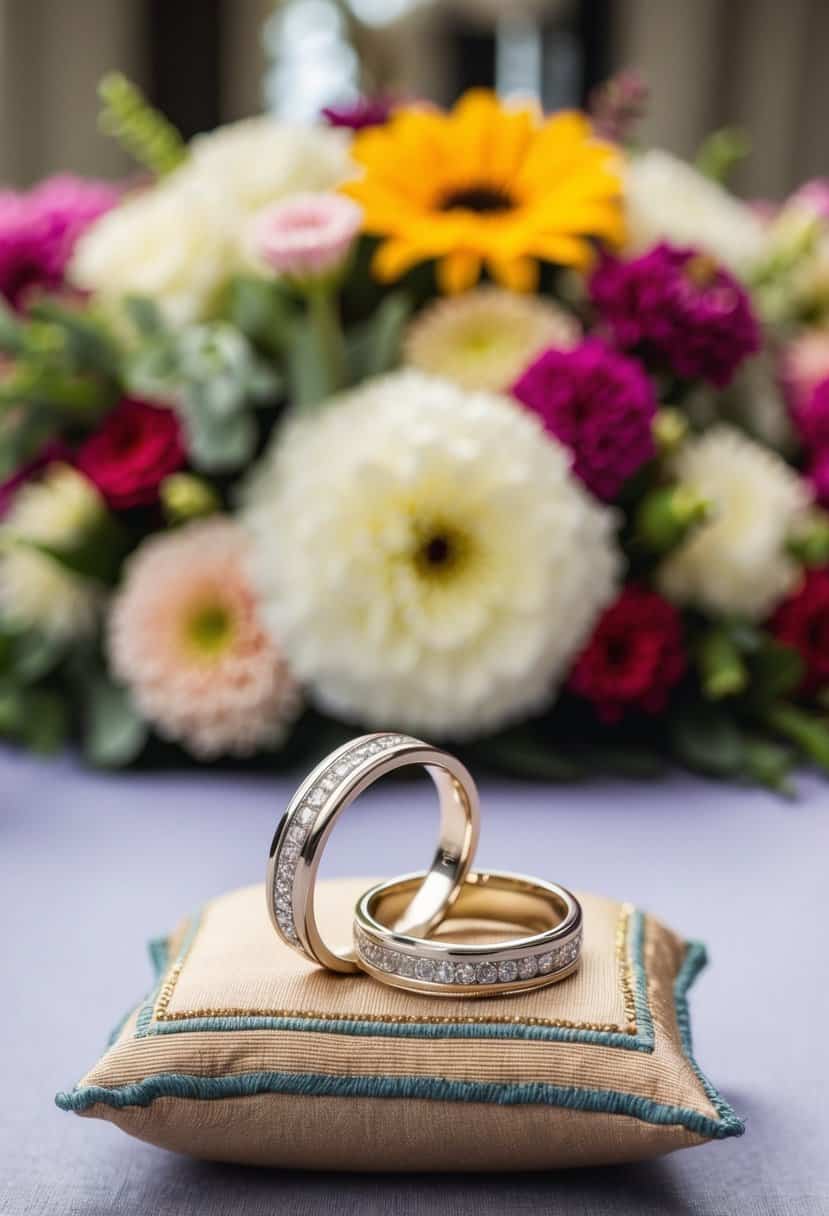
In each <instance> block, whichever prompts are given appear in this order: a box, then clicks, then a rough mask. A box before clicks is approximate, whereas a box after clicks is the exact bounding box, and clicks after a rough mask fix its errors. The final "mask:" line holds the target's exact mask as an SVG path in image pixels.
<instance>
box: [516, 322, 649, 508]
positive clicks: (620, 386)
mask: <svg viewBox="0 0 829 1216" xmlns="http://www.w3.org/2000/svg"><path fill="white" fill-rule="evenodd" d="M512 392H513V395H514V396H515V397H517V398H518V400H519V401H520V402H521V403H522V404H523V405H525V406H526V407H527V408H528V409H530V410H532V411H533V413H535V414H537V415H538V416H539V418H540V419H541V421H542V422H543V423H544V426H545V427H546V429H547V430H548V431H549V432H550V434H552V435H555V437H556V439H559V440H560V441H561V442H562V443H563V444H564V445H565V446H566V447H568V448H570V450H571V451H572V453H573V470H574V472H575V473H576V474H577V475H578V476H579V477H580V478H581V480H582V481H583V482H584V483H585V485H586V486H587V487H588V488H589V489H590V490H592V491H593V493H594V494H595V495H596V496H597V497H598V498H603V499H605V500H609V499H612V498H615V497H616V495H617V494H618V492H619V490H620V489H621V488H622V486H623V485H624V483H625V482H626V481H627V480H628V478H630V477H632V476H633V474H634V473H636V472H637V471H638V470H639V469H640V468H641V467H642V465H643V464H645V463H646V462H647V461H648V460H650V459H651V458H652V456H653V454H654V442H653V420H654V417H655V415H656V398H655V396H654V392H653V388H652V386H651V383H650V380H649V379H648V377H647V376H646V375H645V373H644V371H643V370H642V368H641V366H640V365H639V364H638V363H636V362H635V361H634V360H633V359H629V358H627V357H626V356H625V355H620V354H618V353H617V352H616V351H613V350H610V349H609V348H608V347H607V346H606V345H605V344H604V343H603V342H600V341H598V340H597V339H595V338H590V339H588V340H587V341H585V342H582V343H581V344H580V345H579V346H576V347H574V348H573V349H572V350H554V349H550V350H546V351H544V353H543V354H541V355H539V357H538V358H537V359H536V360H535V362H534V363H531V364H530V366H529V367H528V368H527V370H526V371H525V372H524V374H523V375H522V376H521V377H520V378H519V379H518V381H517V382H516V383H515V384H514V385H513V389H512Z"/></svg>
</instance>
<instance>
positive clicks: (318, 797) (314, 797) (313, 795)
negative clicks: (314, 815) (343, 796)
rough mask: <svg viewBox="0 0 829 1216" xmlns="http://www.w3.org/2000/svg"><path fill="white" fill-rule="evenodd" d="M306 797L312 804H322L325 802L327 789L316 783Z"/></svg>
mask: <svg viewBox="0 0 829 1216" xmlns="http://www.w3.org/2000/svg"><path fill="white" fill-rule="evenodd" d="M306 797H307V799H308V801H309V802H310V803H311V806H322V804H323V802H325V790H323V789H321V788H320V786H319V785H315V786H314V787H313V789H312V790H311V791H310V793H309V794H307V795H306Z"/></svg>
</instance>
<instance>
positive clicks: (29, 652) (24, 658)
mask: <svg viewBox="0 0 829 1216" xmlns="http://www.w3.org/2000/svg"><path fill="white" fill-rule="evenodd" d="M65 651H66V645H65V643H64V641H63V640H62V639H60V638H50V637H48V636H47V635H46V634H44V633H34V632H29V633H21V634H17V636H15V637H14V638H12V639H11V645H10V652H9V662H10V666H11V669H12V671H13V673H14V678H15V681H16V682H19V683H21V684H34V683H35V682H36V681H37V680H40V679H42V678H43V677H44V676H47V675H48V674H49V672H50V671H52V670H53V669H54V668H55V667H56V666H57V664H58V663H59V662H60V660H61V659H62V658H63V656H64V654H65Z"/></svg>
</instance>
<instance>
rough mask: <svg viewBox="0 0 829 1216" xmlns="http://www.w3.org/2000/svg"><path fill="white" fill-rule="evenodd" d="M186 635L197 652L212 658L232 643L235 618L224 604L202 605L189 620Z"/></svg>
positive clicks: (186, 625)
mask: <svg viewBox="0 0 829 1216" xmlns="http://www.w3.org/2000/svg"><path fill="white" fill-rule="evenodd" d="M184 633H185V637H186V639H187V641H188V642H189V643H190V645H191V646H192V648H193V649H194V650H195V651H197V652H198V653H199V654H200V655H202V656H204V657H212V656H214V655H217V654H219V653H220V652H221V651H222V650H224V649H225V648H226V647H227V645H228V644H229V642H230V641H231V639H232V637H233V617H232V616H231V614H230V612H229V611H228V609H227V608H226V607H225V606H224V605H223V604H200V605H199V606H198V607H197V608H196V609H195V610H194V611H193V612H192V613H191V614H190V616H189V617H188V618H187V621H186V622H185V626H184Z"/></svg>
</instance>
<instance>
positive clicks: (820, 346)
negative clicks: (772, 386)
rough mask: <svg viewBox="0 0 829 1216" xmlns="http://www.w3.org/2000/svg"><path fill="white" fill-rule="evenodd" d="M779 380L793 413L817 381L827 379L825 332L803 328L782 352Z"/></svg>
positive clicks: (828, 333)
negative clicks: (802, 331)
mask: <svg viewBox="0 0 829 1216" xmlns="http://www.w3.org/2000/svg"><path fill="white" fill-rule="evenodd" d="M780 379H781V382H782V385H783V388H784V390H785V393H786V398H787V400H788V402H789V405H790V407H791V409H792V411H793V412H797V410H798V409H800V407H801V406H803V405H805V404H806V403H807V402H808V400H809V398H810V397H811V395H812V393H813V392H814V390H815V389H816V388H817V386H818V384H820V382H821V380H827V379H829V330H826V329H807V330H806V331H805V332H804V333H802V334H800V336H799V337H797V338H795V339H794V340H793V341H792V342H790V343H789V345H788V346H787V347H786V348H785V350H784V351H783V355H782V358H781V361H780Z"/></svg>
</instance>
